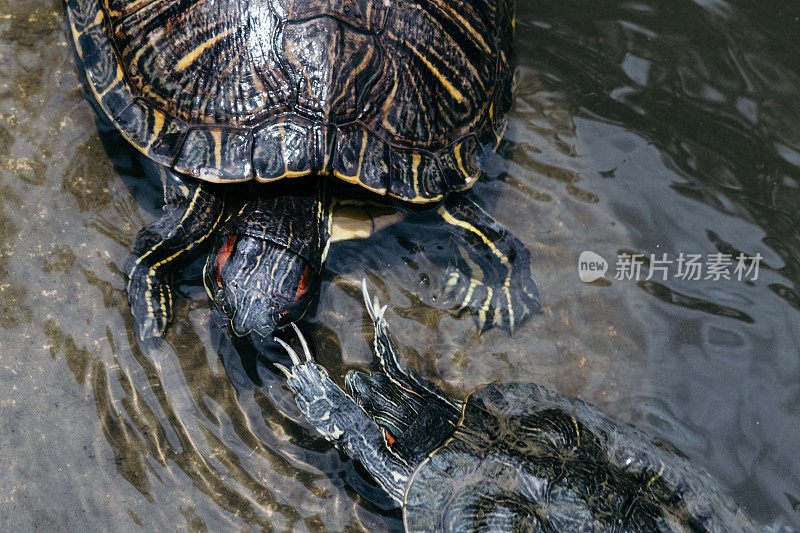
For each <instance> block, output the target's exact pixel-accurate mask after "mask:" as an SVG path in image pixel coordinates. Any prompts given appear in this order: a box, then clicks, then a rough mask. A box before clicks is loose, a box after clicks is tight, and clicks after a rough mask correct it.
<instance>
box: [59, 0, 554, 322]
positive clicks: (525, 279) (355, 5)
mask: <svg viewBox="0 0 800 533" xmlns="http://www.w3.org/2000/svg"><path fill="white" fill-rule="evenodd" d="M66 9H67V14H68V17H69V26H70V29H71V33H72V37H73V41H74V45H75V50H76V56H77V60H78V64H79V67H80V69H81V70H82V71H83V72H84V73H85V78H86V85H87V86H88V88H89V90H90V92H91V94H92V96H93V99H94V100H96V103H97V107H98V108H99V113H100V115H101V116H103V117H104V118H105V119H108V120H110V122H111V123H113V125H114V126H115V127H116V128H117V129H118V130H119V132H121V134H122V135H123V136H124V137H125V138H126V139H127V140H128V141H129V142H130V143H131V144H132V145H133V146H134V147H135V148H137V149H138V150H139V151H140V152H141V153H142V154H144V156H146V157H147V159H149V161H151V162H152V163H154V165H150V166H152V167H153V169H152V171H151V172H149V173H150V174H153V175H158V176H160V179H161V181H162V182H163V186H164V200H165V207H164V214H163V216H162V217H161V218H160V219H158V220H157V221H155V222H154V223H152V224H150V225H149V226H147V227H146V228H144V229H143V230H142V232H141V233H140V234H139V236H138V238H137V240H136V243H135V245H134V249H133V253H132V255H131V257H130V259H129V261H128V263H127V265H126V271H127V272H126V274H127V275H128V277H129V284H128V293H129V298H130V302H131V306H132V309H133V313H134V317H135V319H136V322H137V328H138V329H139V333H140V334H141V335H142V336H150V335H160V334H162V333H163V331H164V329H165V327H166V326H167V324H168V323H169V320H170V317H171V314H172V291H171V290H170V283H169V281H170V277H171V276H172V275H173V274H175V272H176V271H177V270H179V268H180V267H181V266H183V265H185V264H186V263H187V261H188V259H189V258H190V257H191V256H192V255H193V254H194V253H197V252H198V251H199V250H201V249H202V248H203V247H204V245H205V244H207V243H209V241H211V242H216V244H215V252H214V253H212V254H210V258H209V260H208V262H207V268H206V275H205V280H206V286H207V288H208V290H209V295H210V296H211V298H212V299H213V300H214V301H215V302H216V303H217V305H218V306H220V307H221V308H222V309H223V310H224V311H225V312H226V313H227V314H228V315H229V316H230V317H231V318H232V325H233V327H234V330H235V331H236V332H237V333H242V334H243V333H247V332H249V331H251V330H255V331H258V332H261V333H269V332H270V331H271V330H272V329H273V328H274V327H275V326H276V325H282V324H286V323H288V322H289V321H291V320H294V319H297V318H298V317H299V316H300V315H301V314H302V313H303V312H304V310H305V309H306V307H307V305H308V303H309V302H310V301H311V299H312V298H313V295H314V293H316V292H317V288H318V285H319V280H320V271H321V267H322V263H323V261H324V259H325V255H326V252H327V250H328V245H329V243H330V242H331V241H332V240H336V239H337V238H342V236H341V235H338V234H337V226H336V225H335V224H332V223H331V220H332V207H333V206H334V198H337V197H338V196H339V195H340V193H341V192H342V191H343V190H345V189H347V188H348V186H347V184H346V183H345V182H349V183H351V184H355V185H358V186H360V187H356V189H359V190H363V191H371V192H372V193H374V194H373V195H372V196H373V197H378V195H382V196H390V197H394V198H396V199H399V200H402V201H403V202H404V203H405V204H426V203H427V204H431V203H435V202H440V201H441V204H440V205H439V207H438V211H437V212H438V215H439V216H440V218H441V220H442V221H444V222H445V224H446V225H448V226H447V227H449V228H450V229H451V233H452V235H453V238H454V242H455V243H456V244H457V246H458V247H459V248H460V249H461V252H462V254H461V255H459V254H458V253H457V252H454V254H453V256H454V257H453V258H454V261H456V262H458V263H459V265H460V268H459V269H458V272H455V273H453V272H452V271H451V272H450V273H449V274H447V275H444V276H442V285H443V287H445V288H446V289H447V290H449V292H450V293H452V295H453V296H454V297H455V298H456V299H457V300H458V301H459V307H461V308H464V309H469V310H471V311H473V312H474V313H475V315H476V317H477V318H478V319H479V320H480V321H481V322H482V323H483V325H484V326H486V327H488V326H491V325H494V324H497V325H500V326H502V327H505V328H507V329H512V328H513V327H514V325H515V324H518V323H519V322H520V321H521V320H523V319H524V318H525V317H526V316H527V315H528V314H529V313H530V312H531V311H533V310H535V309H537V307H538V297H537V293H536V288H535V285H534V283H533V281H532V279H531V276H530V267H529V254H528V252H527V251H526V250H525V248H524V246H523V245H522V243H521V242H520V241H518V240H517V239H516V238H514V237H513V236H512V235H510V234H509V233H508V232H507V231H506V230H505V229H504V228H503V227H502V226H500V225H499V224H498V223H497V222H495V221H494V220H493V219H492V218H491V217H490V216H489V215H488V214H487V213H486V212H484V211H483V210H482V209H481V208H480V207H479V206H478V205H477V204H475V203H474V202H473V201H472V200H470V199H468V197H467V196H465V195H463V194H462V195H458V196H448V194H449V193H451V192H455V191H464V190H466V189H469V188H470V187H471V186H472V185H473V184H474V183H475V181H476V180H477V179H478V177H479V176H480V174H481V171H480V169H479V167H478V164H477V154H478V153H479V151H480V150H482V149H483V147H487V146H488V147H490V148H494V147H496V145H497V143H498V142H499V139H500V137H501V135H502V133H503V128H504V121H503V120H504V119H503V116H504V114H505V113H506V111H507V110H508V109H509V107H510V105H511V96H510V91H511V84H512V78H513V65H512V62H513V61H512V36H513V11H514V6H513V0H394V1H392V2H389V1H387V0H303V1H298V0H66ZM301 177H302V179H298V178H301ZM284 178H293V179H291V180H290V179H284ZM274 182H279V183H274ZM231 184H239V185H237V186H233V185H231ZM223 185H224V186H223ZM234 190H235V191H236V193H235V194H231V193H232V191H234ZM231 198H236V200H235V201H233V202H231ZM223 204H226V205H223ZM346 236H347V235H345V237H346ZM455 256H458V257H455Z"/></svg>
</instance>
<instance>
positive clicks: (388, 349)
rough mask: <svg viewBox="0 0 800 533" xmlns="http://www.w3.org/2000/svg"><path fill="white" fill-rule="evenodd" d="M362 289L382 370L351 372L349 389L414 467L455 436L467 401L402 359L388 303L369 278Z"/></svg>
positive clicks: (347, 381) (395, 451)
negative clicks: (374, 294)
mask: <svg viewBox="0 0 800 533" xmlns="http://www.w3.org/2000/svg"><path fill="white" fill-rule="evenodd" d="M362 290H363V293H364V300H365V302H366V305H367V310H368V312H369V315H370V317H371V318H372V322H373V324H374V326H375V338H374V341H373V351H374V352H375V356H376V357H377V358H378V361H379V362H380V365H381V372H373V373H369V374H368V373H364V372H356V371H352V372H349V373H348V374H347V376H346V377H345V390H346V391H347V394H348V395H349V396H350V397H351V398H353V401H355V402H356V404H358V405H359V406H360V407H361V408H362V409H363V410H364V411H365V412H366V413H367V415H368V416H369V417H370V418H371V419H372V420H374V421H375V423H376V424H377V425H378V427H380V428H381V431H382V433H383V436H384V439H385V442H386V446H387V447H388V448H389V450H390V451H391V452H392V453H393V454H394V455H395V456H397V457H398V459H400V460H402V461H403V462H405V463H406V464H408V465H410V466H412V467H413V466H415V465H417V464H419V463H420V462H421V461H422V460H423V459H424V458H425V456H427V455H428V454H429V453H430V452H431V451H433V450H434V449H436V448H437V447H439V446H440V445H441V444H442V443H443V442H444V441H445V440H447V438H448V437H450V435H452V433H453V431H454V429H455V426H456V424H457V423H458V420H459V417H460V416H461V404H460V402H456V401H454V400H452V399H450V398H448V397H447V396H446V395H445V393H444V392H443V391H442V390H441V389H440V388H439V387H437V386H436V385H435V384H433V383H431V382H430V381H428V380H427V379H425V378H423V377H421V376H420V375H418V374H417V373H416V372H414V371H413V370H409V369H407V368H406V367H405V366H404V365H402V364H401V363H400V360H399V359H398V357H397V355H398V353H397V347H396V345H395V343H394V340H393V339H392V335H391V333H390V331H389V327H388V325H387V323H386V320H385V319H384V317H383V315H384V312H385V310H386V308H385V307H383V308H381V307H380V306H379V305H378V301H377V299H376V300H374V302H373V301H370V297H369V294H368V293H367V289H366V282H364V283H362Z"/></svg>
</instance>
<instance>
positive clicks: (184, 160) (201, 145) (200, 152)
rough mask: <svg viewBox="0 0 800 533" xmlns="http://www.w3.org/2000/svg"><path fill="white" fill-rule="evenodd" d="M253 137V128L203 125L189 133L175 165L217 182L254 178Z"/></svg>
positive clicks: (189, 172)
mask: <svg viewBox="0 0 800 533" xmlns="http://www.w3.org/2000/svg"><path fill="white" fill-rule="evenodd" d="M252 144H253V138H252V135H251V133H250V130H249V129H244V128H239V129H234V128H220V127H203V128H192V129H190V130H189V133H187V134H186V139H185V140H184V141H183V146H182V147H181V150H180V153H179V154H178V157H177V158H176V159H175V163H174V164H173V168H175V170H177V171H178V172H182V173H184V174H189V175H192V176H198V177H200V178H202V179H205V180H207V181H213V182H226V181H227V182H235V181H244V180H248V179H250V176H251V170H252V163H251V151H252Z"/></svg>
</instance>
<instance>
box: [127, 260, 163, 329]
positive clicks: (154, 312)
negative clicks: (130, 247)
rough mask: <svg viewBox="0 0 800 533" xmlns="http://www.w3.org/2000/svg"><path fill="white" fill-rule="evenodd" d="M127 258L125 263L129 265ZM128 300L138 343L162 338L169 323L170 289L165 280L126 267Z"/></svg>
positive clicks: (135, 266)
mask: <svg viewBox="0 0 800 533" xmlns="http://www.w3.org/2000/svg"><path fill="white" fill-rule="evenodd" d="M135 259H136V258H135V257H133V256H132V257H131V258H130V259H129V260H128V263H133V262H134V261H135ZM125 270H126V271H127V272H129V274H128V301H129V302H130V305H131V311H132V312H133V321H134V327H135V328H136V337H137V338H138V339H139V340H140V341H144V340H148V339H152V338H155V337H163V336H164V333H166V330H167V326H168V325H169V323H170V322H171V321H172V289H171V288H170V284H169V283H168V282H167V280H166V279H164V278H160V277H158V276H154V275H149V273H148V272H146V271H145V270H146V268H145V267H142V268H140V267H139V266H138V265H133V266H131V265H128V264H126V268H125Z"/></svg>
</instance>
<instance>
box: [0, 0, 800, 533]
mask: <svg viewBox="0 0 800 533" xmlns="http://www.w3.org/2000/svg"><path fill="white" fill-rule="evenodd" d="M787 4H790V3H786V2H782V3H778V2H774V1H772V0H769V1H764V2H757V3H754V2H745V1H739V2H730V3H726V2H724V1H722V0H713V1H710V0H704V1H700V0H697V1H696V2H690V1H685V0H662V1H656V0H646V1H640V2H636V3H621V2H620V3H610V2H589V1H578V0H573V1H566V2H535V3H534V2H530V3H528V2H520V5H519V7H518V13H517V15H518V16H517V20H518V22H517V39H516V42H517V49H518V56H519V63H520V65H519V69H518V78H519V81H518V86H517V90H516V100H515V106H514V109H513V111H512V113H511V120H510V128H509V131H508V134H507V140H508V141H509V142H508V146H507V147H506V149H505V150H504V151H503V155H502V156H496V157H492V158H490V160H488V161H487V162H486V168H487V172H488V174H489V175H490V176H489V179H487V180H485V181H484V182H483V183H481V184H479V185H478V186H477V188H476V189H477V192H478V195H479V198H480V199H481V201H483V202H484V203H485V204H486V205H487V206H489V207H490V208H491V209H492V210H493V212H494V213H495V214H496V215H497V218H498V219H499V220H500V221H501V222H502V223H504V224H505V225H507V226H508V227H509V228H510V229H512V230H513V231H514V233H515V234H516V235H517V236H519V237H520V238H521V239H522V240H523V241H524V242H525V243H526V244H527V245H528V246H529V247H530V249H531V252H532V254H533V258H534V259H533V270H534V275H535V277H536V280H537V282H538V284H539V287H540V289H541V291H542V293H543V295H544V301H545V308H544V312H543V314H542V315H541V316H537V317H534V318H533V319H531V320H530V321H528V322H527V323H526V324H524V326H522V327H521V328H519V329H518V330H517V331H516V332H515V333H514V335H513V336H509V335H507V334H506V333H504V332H502V331H490V332H487V333H485V334H483V335H482V336H480V335H478V334H477V332H476V329H475V326H474V324H473V323H472V320H471V319H470V318H469V317H464V318H455V317H453V316H451V315H450V314H448V313H447V312H446V311H443V310H442V308H443V303H442V301H441V298H438V297H437V296H438V295H437V294H436V291H435V283H433V282H431V281H430V280H434V281H435V280H436V279H438V278H437V275H441V272H440V271H438V270H437V269H436V268H435V267H433V266H432V265H430V264H429V263H427V262H426V261H425V258H424V257H423V255H422V253H421V252H420V249H421V247H425V246H430V247H433V246H435V244H436V242H431V241H430V240H426V241H423V242H419V241H417V242H413V239H412V240H409V236H413V235H418V234H420V230H425V228H420V227H419V222H416V223H415V222H407V223H403V224H400V225H397V226H394V227H392V228H389V229H387V230H385V231H384V232H382V233H380V234H378V235H375V236H373V237H372V238H370V239H368V240H366V241H359V242H348V243H342V244H341V245H339V246H337V247H335V248H332V249H331V254H330V256H329V259H328V263H327V268H328V274H327V276H326V279H325V281H324V283H323V287H322V293H321V296H320V300H319V305H318V306H317V308H316V311H315V312H313V313H311V314H310V315H309V316H307V317H306V320H305V321H304V323H303V328H304V330H305V331H307V332H308V334H309V336H310V337H311V338H312V339H313V342H314V345H315V351H316V354H317V359H318V360H319V361H320V362H321V363H322V364H323V365H325V366H326V367H327V368H328V369H329V370H330V371H331V374H332V375H333V376H341V375H343V373H344V372H345V371H346V370H348V369H351V368H369V365H370V364H371V362H372V357H371V354H370V351H369V345H368V341H369V339H370V338H371V337H370V336H371V328H370V327H369V324H368V320H367V317H366V315H365V312H364V309H363V306H362V304H361V301H360V299H359V291H358V286H357V284H358V282H359V280H360V278H361V277H362V276H364V275H366V277H367V279H368V280H369V283H370V285H371V287H373V291H374V292H375V294H377V295H378V296H379V297H380V299H381V301H382V302H388V303H389V310H388V312H387V317H388V320H389V323H390V325H391V326H392V327H393V331H394V333H395V335H396V337H397V339H398V341H399V342H400V343H401V344H402V347H403V354H404V356H405V358H406V360H407V361H408V362H409V365H410V366H411V367H413V368H415V369H417V370H419V371H421V372H423V373H424V374H425V375H426V376H429V377H431V378H432V379H435V380H436V381H437V383H440V384H441V385H442V386H443V387H444V388H445V389H446V390H447V391H448V392H450V393H452V394H457V395H463V394H465V393H466V392H468V391H469V390H471V389H473V388H475V387H476V386H478V385H480V384H482V383H486V382H488V381H504V380H505V381H508V380H529V381H536V382H539V383H542V384H544V385H547V386H548V387H551V388H553V389H555V390H557V391H559V392H561V393H564V394H571V395H575V396H580V397H581V398H583V399H585V400H587V401H589V402H591V403H594V404H596V405H598V406H599V407H601V408H602V409H603V410H605V411H606V412H607V413H609V414H610V415H612V416H614V417H615V418H616V419H618V420H620V421H629V422H633V423H635V424H636V425H637V426H639V427H640V428H642V429H644V430H646V431H648V432H650V433H652V434H654V435H655V436H657V437H659V438H662V439H664V440H667V441H669V442H671V443H673V444H674V445H675V446H677V447H678V448H679V449H680V450H682V451H683V452H684V453H686V454H687V455H688V456H690V457H691V458H692V459H693V461H695V462H696V463H697V464H698V465H701V466H702V467H704V468H706V469H707V470H709V471H710V472H711V473H712V474H713V475H714V476H715V477H716V478H718V479H719V480H720V481H721V483H722V484H723V485H724V486H725V487H726V488H728V490H729V491H730V493H731V494H732V495H733V496H734V497H735V499H736V500H737V501H739V502H740V503H741V504H742V505H743V506H744V507H745V508H746V509H747V511H748V512H749V513H750V514H751V515H752V516H753V517H754V518H756V519H757V520H758V521H760V522H762V523H765V524H776V525H779V524H789V525H794V526H795V527H798V526H800V501H799V500H800V487H798V483H797V480H798V479H800V457H798V454H797V442H798V441H800V424H798V410H799V408H798V405H800V385H799V384H800V365H799V364H798V359H800V349H799V348H800V330H799V329H798V327H797V323H798V319H800V246H799V244H800V239H799V235H798V228H800V214H798V209H797V206H798V205H799V201H800V193H798V185H799V180H800V120H798V119H800V101H799V99H798V97H799V96H800V67H798V65H797V61H796V58H797V57H798V56H800V39H798V37H799V36H800V19H798V16H800V9H797V8H795V9H796V11H794V12H792V8H790V7H787ZM107 150H108V151H110V152H111V153H114V154H117V155H120V154H124V144H123V143H122V142H121V141H120V140H119V138H117V137H115V136H113V135H104V136H103V137H102V140H101V137H100V136H99V135H98V132H97V127H96V126H95V122H94V116H93V112H92V109H91V106H90V105H89V104H88V103H87V102H86V101H85V100H84V98H83V95H82V93H81V87H80V83H79V81H78V77H77V74H76V71H75V67H74V66H73V63H72V55H71V51H70V49H69V46H68V44H67V41H66V33H65V31H64V26H63V13H62V7H61V4H60V3H59V2H57V1H52V0H25V1H20V0H0V420H2V423H3V431H2V432H0V462H1V463H2V464H3V468H2V469H0V487H3V488H2V491H0V524H3V526H5V527H4V528H3V529H31V528H34V527H44V528H48V529H58V530H77V529H82V528H85V527H89V526H91V527H93V528H114V529H135V528H136V527H137V526H139V527H143V528H144V529H146V530H154V529H164V528H169V529H171V528H176V527H182V528H188V529H191V530H203V529H206V528H207V529H211V530H219V529H222V528H229V527H235V528H244V527H248V526H250V527H255V528H259V529H267V530H269V529H275V530H286V529H294V530H298V531H302V530H314V531H318V530H335V531H341V530H397V529H400V528H401V527H402V526H401V522H400V519H399V516H400V515H399V513H398V512H397V511H396V510H393V509H391V508H390V505H389V502H388V501H387V499H386V498H385V497H383V496H381V494H380V492H379V491H377V490H376V489H375V487H373V486H371V485H370V481H368V479H367V478H365V477H364V476H363V472H362V471H361V469H360V468H359V467H357V466H354V464H353V463H352V462H351V461H349V460H348V459H347V458H346V457H344V456H343V455H342V454H340V453H338V452H337V451H336V450H335V449H333V448H332V447H331V446H330V445H329V444H328V443H327V442H325V441H324V440H322V439H321V438H320V437H318V436H317V435H316V434H315V433H314V431H313V430H312V429H311V428H310V427H309V426H308V424H306V423H305V422H304V421H303V420H302V419H301V417H300V415H299V412H298V410H297V409H296V407H295V406H294V404H293V400H292V397H291V395H290V394H289V392H288V391H287V390H286V388H285V386H284V385H283V380H282V379H280V377H279V376H276V375H274V374H272V373H271V372H270V371H269V369H268V368H266V367H264V366H260V367H258V372H259V375H260V379H261V380H262V381H263V385H262V386H260V387H259V386H256V385H254V383H253V380H252V379H251V378H252V372H251V373H250V375H248V372H247V370H246V369H247V368H248V364H247V363H248V361H247V358H245V363H244V364H243V363H242V361H241V360H240V357H239V355H238V354H237V352H236V350H234V348H233V347H232V346H231V343H230V341H229V339H228V337H227V336H226V335H225V334H224V333H223V332H222V331H221V330H220V328H219V327H218V326H217V324H216V322H215V320H214V319H213V317H212V313H211V312H210V310H209V306H208V303H207V302H206V298H205V293H204V292H203V290H202V288H201V287H200V285H199V279H198V276H197V273H196V272H195V275H194V276H193V279H190V280H189V281H188V282H187V283H186V284H184V285H183V286H182V288H181V289H182V291H183V293H184V298H182V299H181V300H180V301H179V302H178V308H177V312H176V314H177V317H176V322H175V326H174V327H173V328H172V329H171V330H170V332H169V334H168V336H167V339H166V343H164V344H163V345H162V346H159V347H155V348H150V349H147V350H143V349H142V348H140V347H139V346H138V345H137V343H136V342H135V341H134V340H133V337H132V335H131V330H132V328H131V327H132V320H131V316H130V311H129V309H128V306H127V302H126V296H125V293H124V278H123V276H122V274H121V270H120V269H121V266H122V264H123V263H124V261H125V258H126V257H127V254H128V250H129V248H130V246H131V244H132V242H133V239H134V237H135V235H136V233H137V231H138V230H139V228H140V227H141V226H142V225H144V224H145V223H146V222H147V221H149V220H152V219H153V218H154V217H155V216H156V213H157V202H158V198H159V196H160V194H159V191H158V190H156V188H155V185H154V184H152V183H149V182H147V181H144V180H141V179H139V178H138V177H137V175H136V167H135V165H132V164H129V163H126V159H125V157H124V156H120V157H118V158H117V159H116V160H115V161H116V163H117V164H116V166H114V165H112V164H111V163H110V162H109V158H108V154H107ZM501 171H505V172H506V173H507V175H505V176H502V175H501ZM584 250H592V251H594V252H596V253H598V254H600V255H601V256H603V257H605V258H606V259H607V260H608V261H609V262H610V263H611V265H610V271H609V273H608V274H607V276H606V278H605V281H602V280H601V281H597V282H594V283H592V284H584V283H582V282H581V281H580V280H579V278H578V269H577V264H578V256H579V255H580V253H581V252H582V251H584ZM625 252H627V253H641V254H645V255H646V256H648V257H649V255H650V254H659V255H660V254H662V253H667V254H668V255H669V256H670V257H671V258H675V257H677V255H678V254H679V253H681V252H683V253H686V254H690V253H691V254H703V255H708V254H714V253H718V252H722V253H732V254H738V253H740V252H742V253H744V254H746V255H748V256H754V255H756V254H761V256H762V257H763V261H762V263H761V269H760V272H759V277H758V279H757V280H754V281H737V280H735V279H734V280H719V281H713V280H698V281H689V280H679V279H675V278H674V277H670V278H669V279H668V280H666V281H662V280H660V278H659V276H654V277H655V278H656V279H658V281H655V280H650V281H645V280H644V278H645V277H646V275H647V273H648V270H647V269H646V268H643V270H642V272H643V275H642V279H641V280H640V281H639V282H638V283H637V281H635V280H618V279H615V277H614V270H615V263H616V258H617V255H618V254H619V253H625ZM337 379H338V378H337Z"/></svg>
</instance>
